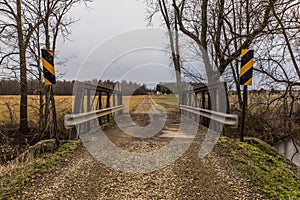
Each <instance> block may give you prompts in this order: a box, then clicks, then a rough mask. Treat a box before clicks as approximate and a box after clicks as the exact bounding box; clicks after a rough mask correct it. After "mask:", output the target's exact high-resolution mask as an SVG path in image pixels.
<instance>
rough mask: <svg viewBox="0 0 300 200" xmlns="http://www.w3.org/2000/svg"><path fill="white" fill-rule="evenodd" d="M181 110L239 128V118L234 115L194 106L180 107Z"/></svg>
mask: <svg viewBox="0 0 300 200" xmlns="http://www.w3.org/2000/svg"><path fill="white" fill-rule="evenodd" d="M180 109H181V110H184V111H186V112H189V113H193V114H196V115H201V116H203V117H207V118H210V119H212V120H214V121H217V122H220V123H223V124H224V125H227V126H230V127H234V128H237V127H238V116H237V115H233V114H226V113H221V112H216V111H212V110H207V109H202V108H196V107H192V106H186V105H180Z"/></svg>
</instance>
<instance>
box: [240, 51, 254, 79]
mask: <svg viewBox="0 0 300 200" xmlns="http://www.w3.org/2000/svg"><path fill="white" fill-rule="evenodd" d="M253 55H254V51H253V50H248V49H243V50H242V55H241V57H242V63H241V72H240V85H252V75H253V63H254V58H253Z"/></svg>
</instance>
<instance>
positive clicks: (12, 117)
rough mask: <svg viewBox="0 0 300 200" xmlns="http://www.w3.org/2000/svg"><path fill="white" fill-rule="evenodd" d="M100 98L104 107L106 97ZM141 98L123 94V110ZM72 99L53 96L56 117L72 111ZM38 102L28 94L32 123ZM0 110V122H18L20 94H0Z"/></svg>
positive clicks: (70, 97) (141, 98) (37, 110)
mask: <svg viewBox="0 0 300 200" xmlns="http://www.w3.org/2000/svg"><path fill="white" fill-rule="evenodd" d="M102 98H103V99H102V102H103V103H102V104H103V107H105V106H106V105H105V104H106V97H102ZM143 99H144V96H132V97H130V96H123V105H124V112H128V111H129V110H134V109H135V108H136V107H137V106H138V105H139V104H140V103H142V101H143ZM72 100H73V97H72V96H55V104H56V111H57V118H58V119H60V120H63V116H64V115H66V114H70V113H72ZM85 102H86V99H85ZM39 103H40V102H39V96H28V119H29V121H31V122H33V123H37V122H38V120H39ZM94 104H96V103H94ZM111 104H112V101H111ZM85 107H86V106H85ZM94 107H95V106H94ZM85 110H86V108H85ZM0 112H1V113H0V124H7V123H19V119H20V96H0Z"/></svg>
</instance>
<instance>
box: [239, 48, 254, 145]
mask: <svg viewBox="0 0 300 200" xmlns="http://www.w3.org/2000/svg"><path fill="white" fill-rule="evenodd" d="M241 57H242V61H241V72H240V85H244V91H243V111H242V124H241V141H242V142H243V141H244V135H245V134H244V132H245V118H246V108H247V103H248V85H252V76H253V63H254V51H253V50H248V49H243V50H242V55H241Z"/></svg>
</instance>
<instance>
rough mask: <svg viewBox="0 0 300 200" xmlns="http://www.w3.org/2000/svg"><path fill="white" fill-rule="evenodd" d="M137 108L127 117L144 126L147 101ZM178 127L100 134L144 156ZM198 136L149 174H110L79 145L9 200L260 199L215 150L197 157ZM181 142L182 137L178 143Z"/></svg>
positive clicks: (173, 120) (172, 118) (171, 123)
mask: <svg viewBox="0 0 300 200" xmlns="http://www.w3.org/2000/svg"><path fill="white" fill-rule="evenodd" d="M143 104H144V105H141V108H138V109H140V110H138V109H137V110H138V111H136V112H135V114H133V115H132V116H133V118H134V120H135V121H140V122H142V121H143V119H144V121H146V122H144V125H145V124H147V123H148V120H149V119H147V117H146V119H145V115H144V114H145V113H144V110H145V109H149V105H152V104H153V102H152V100H150V99H147V97H146V99H145V100H144V103H143ZM178 123H179V122H178V117H177V116H176V115H171V114H170V115H169V117H168V119H167V123H166V125H165V128H164V129H163V130H162V132H161V133H160V134H158V136H154V137H152V138H148V139H138V138H134V137H132V136H129V135H126V134H124V133H122V131H120V130H119V129H118V128H112V129H109V130H107V131H106V135H107V136H108V137H109V138H110V140H111V141H112V142H113V143H114V144H115V145H117V146H119V147H120V148H122V149H125V150H128V151H135V152H149V151H153V150H156V149H160V148H161V147H163V146H164V145H166V144H168V143H169V142H170V140H171V138H169V137H161V135H163V134H165V133H166V132H164V131H166V130H168V131H169V132H170V131H172V130H173V131H174V130H176V127H177V125H178ZM204 132H205V129H204V128H202V129H201V130H199V131H198V135H197V137H196V139H195V140H194V142H193V144H192V146H191V147H190V148H189V150H188V151H187V152H186V153H185V154H184V155H183V156H182V157H180V158H179V159H178V160H177V161H176V162H174V163H171V164H170V165H169V166H167V167H165V168H163V169H160V170H157V171H154V172H150V173H125V172H120V171H114V170H112V169H111V168H109V167H107V166H105V165H104V164H101V163H99V162H97V161H95V159H94V158H93V157H92V156H91V155H90V154H89V153H88V152H87V150H86V149H85V148H84V147H80V148H79V149H78V150H77V151H75V153H74V154H73V155H72V156H70V157H69V158H68V159H67V160H65V161H64V162H63V163H61V164H59V165H57V166H56V168H55V170H53V172H52V173H48V174H44V175H42V176H39V177H37V178H36V179H35V180H33V181H32V182H31V183H30V184H29V185H28V186H27V187H26V188H25V189H24V190H23V191H22V192H21V193H20V194H18V195H16V196H15V197H14V199H197V200H198V199H230V200H231V199H265V198H264V196H263V194H261V193H259V192H258V191H256V190H254V189H253V187H252V185H251V184H250V183H249V182H248V181H246V180H243V179H241V178H240V177H238V176H237V175H236V173H235V172H234V171H233V170H232V169H231V168H230V167H229V165H228V163H227V160H226V159H225V158H223V157H219V156H218V155H219V154H218V150H217V149H215V151H214V152H212V153H210V154H209V155H208V156H207V157H205V158H203V159H200V158H198V151H199V148H200V145H201V142H202V140H203V134H204ZM186 140H187V138H182V142H186Z"/></svg>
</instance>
